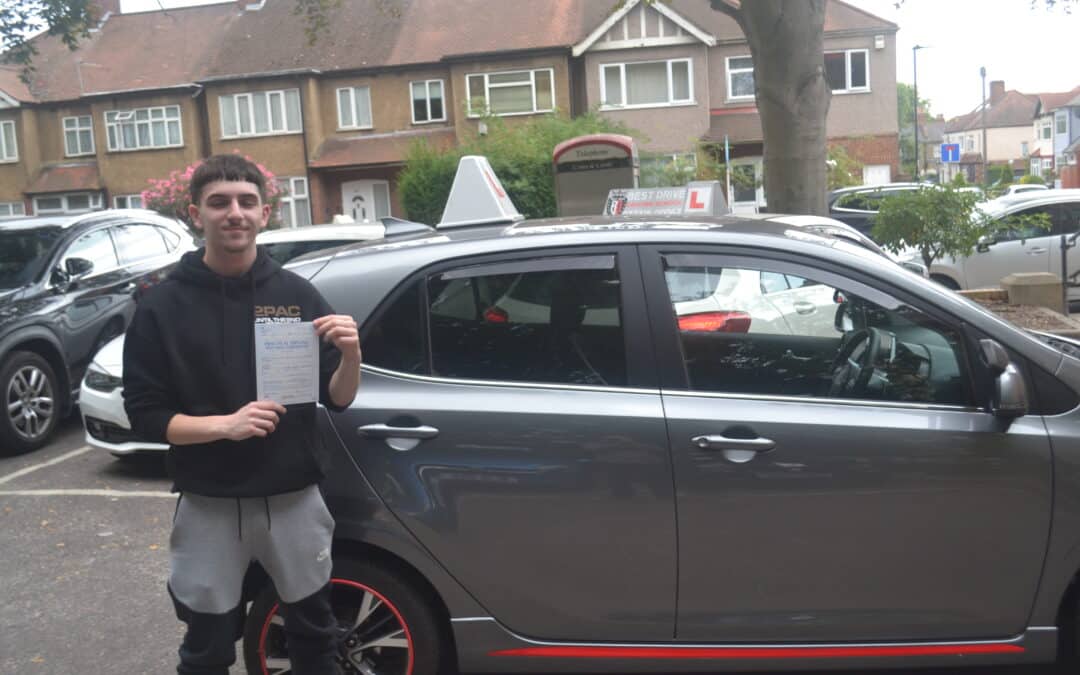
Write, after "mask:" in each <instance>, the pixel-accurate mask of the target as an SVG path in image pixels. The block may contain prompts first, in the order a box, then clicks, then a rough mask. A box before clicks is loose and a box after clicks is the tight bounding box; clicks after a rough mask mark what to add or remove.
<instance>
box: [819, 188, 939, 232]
mask: <svg viewBox="0 0 1080 675" xmlns="http://www.w3.org/2000/svg"><path fill="white" fill-rule="evenodd" d="M933 186H934V184H933V183H885V184H881V185H859V186H856V187H847V188H840V189H837V190H833V191H832V192H830V193H829V196H828V200H827V204H828V207H829V215H830V216H831V217H833V218H835V219H836V220H839V221H840V222H842V223H846V224H848V225H850V226H852V227H854V228H855V229H856V230H858V231H859V232H862V233H863V234H865V235H866V236H868V237H869V236H870V231H871V229H873V227H874V216H876V215H877V212H878V210H879V209H880V208H881V200H883V199H885V198H886V197H891V196H894V195H898V194H903V193H905V192H910V191H912V190H919V189H922V188H926V187H933Z"/></svg>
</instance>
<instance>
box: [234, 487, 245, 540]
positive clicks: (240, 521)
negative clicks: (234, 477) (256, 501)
mask: <svg viewBox="0 0 1080 675" xmlns="http://www.w3.org/2000/svg"><path fill="white" fill-rule="evenodd" d="M236 538H237V539H239V540H240V541H243V540H244V512H243V509H242V508H241V506H240V498H239V497H237V498H236Z"/></svg>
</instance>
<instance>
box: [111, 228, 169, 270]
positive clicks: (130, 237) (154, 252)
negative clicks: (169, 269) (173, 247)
mask: <svg viewBox="0 0 1080 675" xmlns="http://www.w3.org/2000/svg"><path fill="white" fill-rule="evenodd" d="M112 232H113V236H114V237H115V238H116V247H117V249H118V250H119V253H120V260H121V262H123V263H124V264H125V265H129V264H131V263H135V262H139V261H142V260H149V259H150V258H156V257H157V256H161V255H165V254H166V253H168V252H169V248H168V246H167V245H166V244H165V238H164V237H162V236H161V231H160V230H159V229H158V228H156V227H154V226H153V225H142V224H138V223H132V224H124V225H116V226H114V227H113V228H112Z"/></svg>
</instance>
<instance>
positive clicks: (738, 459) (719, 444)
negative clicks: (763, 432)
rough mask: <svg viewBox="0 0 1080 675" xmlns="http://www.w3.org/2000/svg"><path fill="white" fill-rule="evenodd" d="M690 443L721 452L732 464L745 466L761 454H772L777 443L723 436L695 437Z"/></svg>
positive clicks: (768, 440) (767, 440)
mask: <svg viewBox="0 0 1080 675" xmlns="http://www.w3.org/2000/svg"><path fill="white" fill-rule="evenodd" d="M690 442H691V443H693V444H694V445H696V446H697V447H699V448H701V449H702V450H719V451H721V452H722V453H723V455H724V459H726V460H727V461H729V462H731V463H732V464H745V463H747V462H749V461H750V460H752V459H754V458H755V457H757V456H758V455H760V454H763V453H766V452H770V451H772V449H773V448H775V447H776V441H773V440H771V439H768V438H760V437H759V438H729V437H727V436H723V435H712V436H694V437H693V438H691V439H690Z"/></svg>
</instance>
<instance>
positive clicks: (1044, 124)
mask: <svg viewBox="0 0 1080 675" xmlns="http://www.w3.org/2000/svg"><path fill="white" fill-rule="evenodd" d="M1053 137H1054V125H1053V123H1052V122H1051V121H1050V118H1049V117H1044V118H1043V119H1041V120H1039V140H1043V141H1046V140H1050V139H1051V138H1053Z"/></svg>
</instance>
